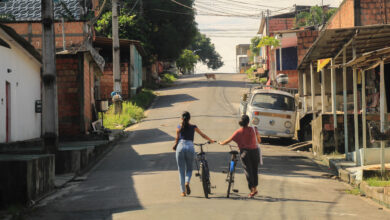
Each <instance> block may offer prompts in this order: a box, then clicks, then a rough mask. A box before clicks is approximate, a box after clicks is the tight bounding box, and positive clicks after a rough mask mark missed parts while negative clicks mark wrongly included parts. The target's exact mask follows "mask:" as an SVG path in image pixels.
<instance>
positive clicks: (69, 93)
mask: <svg viewBox="0 0 390 220" xmlns="http://www.w3.org/2000/svg"><path fill="white" fill-rule="evenodd" d="M56 65H57V66H56V67H57V93H58V125H59V126H58V128H59V135H60V136H70V135H78V134H80V133H81V129H80V101H79V100H80V95H79V93H80V92H81V91H79V84H80V83H79V81H78V80H79V77H80V76H79V70H78V68H79V67H78V59H77V56H74V57H61V56H57V59H56Z"/></svg>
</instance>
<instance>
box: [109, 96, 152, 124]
mask: <svg viewBox="0 0 390 220" xmlns="http://www.w3.org/2000/svg"><path fill="white" fill-rule="evenodd" d="M155 97H156V95H155V94H154V93H153V91H152V90H149V89H143V90H142V91H141V92H140V93H139V94H137V95H136V96H134V98H132V99H131V100H130V101H125V102H123V103H122V114H120V115H115V112H114V105H111V106H110V108H109V110H108V111H107V112H106V113H104V118H103V125H104V127H105V128H109V129H123V128H125V127H128V126H130V125H132V124H135V123H137V122H139V121H141V119H142V118H144V117H145V116H144V111H145V109H146V108H147V107H148V106H149V105H150V103H151V102H152V101H153V99H154V98H155Z"/></svg>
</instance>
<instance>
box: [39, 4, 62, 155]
mask: <svg viewBox="0 0 390 220" xmlns="http://www.w3.org/2000/svg"><path fill="white" fill-rule="evenodd" d="M41 8H42V81H43V91H42V131H43V138H44V152H45V153H50V154H55V153H56V152H57V150H58V103H57V81H56V80H57V74H56V58H55V56H56V48H55V38H54V25H53V22H54V12H53V11H54V10H53V8H54V7H53V1H52V0H42V3H41Z"/></svg>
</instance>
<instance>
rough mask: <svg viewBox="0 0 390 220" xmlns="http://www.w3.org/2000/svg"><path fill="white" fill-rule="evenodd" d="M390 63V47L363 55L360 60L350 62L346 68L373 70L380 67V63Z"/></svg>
mask: <svg viewBox="0 0 390 220" xmlns="http://www.w3.org/2000/svg"><path fill="white" fill-rule="evenodd" d="M382 60H384V61H387V62H389V61H390V47H386V48H383V49H379V50H376V51H372V52H368V53H365V54H362V55H361V56H359V57H358V58H356V59H354V60H351V61H349V62H348V63H347V64H346V66H348V67H351V66H355V67H356V68H363V69H372V68H375V67H377V66H378V65H379V62H380V61H382Z"/></svg>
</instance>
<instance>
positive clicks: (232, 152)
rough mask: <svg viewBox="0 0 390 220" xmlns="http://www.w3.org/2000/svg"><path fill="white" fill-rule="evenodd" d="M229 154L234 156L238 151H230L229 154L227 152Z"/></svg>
mask: <svg viewBox="0 0 390 220" xmlns="http://www.w3.org/2000/svg"><path fill="white" fill-rule="evenodd" d="M229 154H234V155H237V154H238V151H236V150H232V151H230V152H229Z"/></svg>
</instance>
